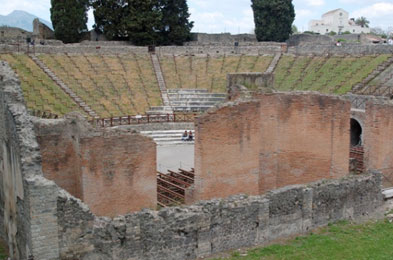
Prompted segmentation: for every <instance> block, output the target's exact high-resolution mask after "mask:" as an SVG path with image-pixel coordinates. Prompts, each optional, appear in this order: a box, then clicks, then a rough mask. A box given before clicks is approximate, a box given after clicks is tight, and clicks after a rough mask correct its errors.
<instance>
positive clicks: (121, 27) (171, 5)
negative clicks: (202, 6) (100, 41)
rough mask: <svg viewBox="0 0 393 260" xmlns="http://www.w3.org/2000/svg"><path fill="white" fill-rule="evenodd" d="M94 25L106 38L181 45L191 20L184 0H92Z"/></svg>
mask: <svg viewBox="0 0 393 260" xmlns="http://www.w3.org/2000/svg"><path fill="white" fill-rule="evenodd" d="M91 5H92V7H93V8H94V17H95V21H96V24H95V25H94V28H95V29H96V30H97V31H99V32H101V33H104V35H105V36H106V37H107V38H108V39H109V40H129V41H131V42H132V43H134V44H136V45H149V44H154V45H170V44H176V45H181V44H183V42H185V41H187V40H189V39H190V35H191V29H192V26H193V22H190V21H189V17H190V14H189V12H188V5H187V1H186V0H148V1H146V0H135V1H128V0H122V1H120V0H92V1H91Z"/></svg>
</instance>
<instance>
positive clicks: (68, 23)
mask: <svg viewBox="0 0 393 260" xmlns="http://www.w3.org/2000/svg"><path fill="white" fill-rule="evenodd" d="M51 4H52V7H51V9H50V12H51V20H52V25H53V29H54V31H55V37H56V39H58V40H61V41H63V42H64V43H74V42H79V41H80V40H81V39H82V37H83V35H84V33H86V32H87V26H86V23H87V9H88V0H67V1H64V0H51Z"/></svg>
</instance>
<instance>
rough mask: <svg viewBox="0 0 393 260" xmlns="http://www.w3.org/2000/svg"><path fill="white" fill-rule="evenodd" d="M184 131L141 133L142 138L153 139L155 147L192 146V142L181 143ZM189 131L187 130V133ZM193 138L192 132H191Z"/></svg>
mask: <svg viewBox="0 0 393 260" xmlns="http://www.w3.org/2000/svg"><path fill="white" fill-rule="evenodd" d="M184 131H186V130H159V131H141V132H140V133H141V134H142V135H144V136H148V137H151V138H153V140H154V142H156V144H157V145H183V144H194V141H182V140H181V138H182V135H183V133H184ZM188 131H190V130H187V132H188ZM191 132H192V134H193V135H194V137H195V132H194V130H191Z"/></svg>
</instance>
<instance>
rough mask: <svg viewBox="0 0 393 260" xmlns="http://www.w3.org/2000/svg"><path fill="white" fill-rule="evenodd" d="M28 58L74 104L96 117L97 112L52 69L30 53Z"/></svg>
mask: <svg viewBox="0 0 393 260" xmlns="http://www.w3.org/2000/svg"><path fill="white" fill-rule="evenodd" d="M29 56H30V58H31V59H32V60H33V61H34V62H35V63H36V64H37V66H38V67H40V68H41V69H42V70H43V71H44V72H45V73H46V74H47V75H48V76H49V77H50V78H51V79H52V80H53V81H54V82H55V83H56V84H57V85H58V86H59V87H60V88H61V89H62V90H63V91H64V92H65V93H66V94H67V95H68V96H70V98H71V99H72V100H74V101H75V103H76V104H78V105H79V107H81V108H82V109H83V110H84V111H85V112H86V113H87V114H88V115H89V116H91V117H98V115H97V113H96V112H95V111H93V109H91V107H90V106H88V105H87V104H86V103H85V102H84V101H83V100H82V99H81V98H80V97H78V96H77V95H76V94H75V93H74V91H72V90H71V89H70V88H69V87H68V86H67V85H66V84H65V83H64V82H63V81H62V80H61V79H59V78H58V77H57V76H56V75H55V73H53V71H51V70H50V69H49V68H48V67H47V66H46V65H45V64H44V63H43V62H42V61H41V60H40V59H39V58H37V57H36V56H35V55H33V54H30V55H29Z"/></svg>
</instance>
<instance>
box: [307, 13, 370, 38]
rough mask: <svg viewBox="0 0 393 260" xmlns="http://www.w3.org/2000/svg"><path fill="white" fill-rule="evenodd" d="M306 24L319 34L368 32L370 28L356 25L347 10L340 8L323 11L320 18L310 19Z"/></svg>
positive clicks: (310, 29)
mask: <svg viewBox="0 0 393 260" xmlns="http://www.w3.org/2000/svg"><path fill="white" fill-rule="evenodd" d="M308 26H309V31H311V32H315V33H320V34H327V33H330V32H335V33H338V34H341V33H343V32H350V33H370V28H367V27H361V26H359V25H356V24H355V20H354V19H353V18H352V19H349V14H348V12H347V11H345V10H344V9H341V8H339V9H336V10H332V11H330V12H327V13H325V14H324V15H322V20H311V21H310V23H309V25H308Z"/></svg>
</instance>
